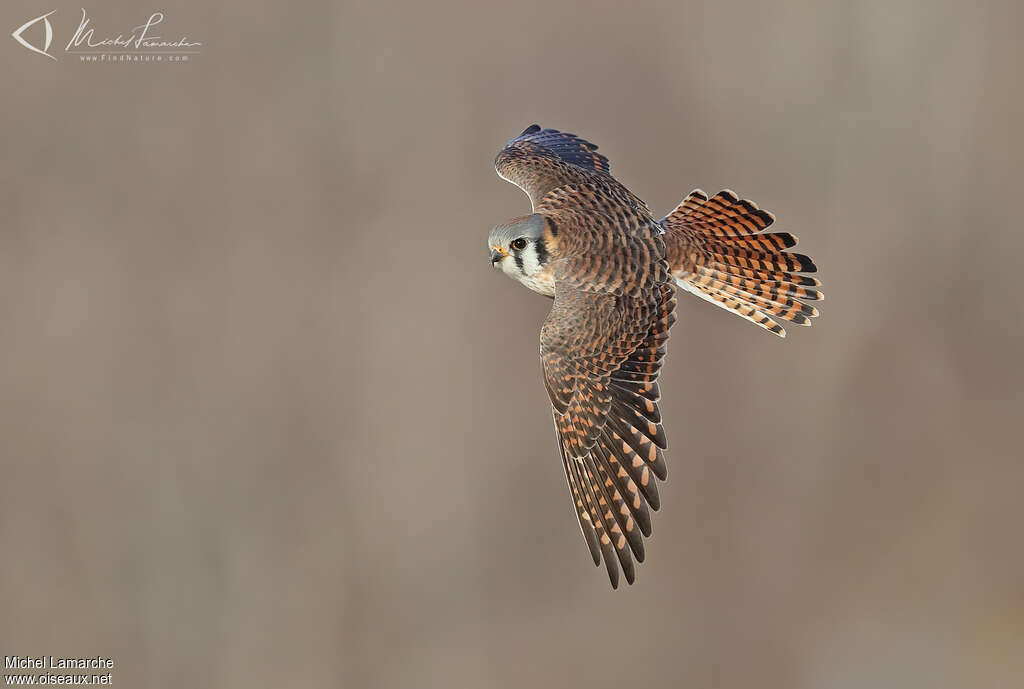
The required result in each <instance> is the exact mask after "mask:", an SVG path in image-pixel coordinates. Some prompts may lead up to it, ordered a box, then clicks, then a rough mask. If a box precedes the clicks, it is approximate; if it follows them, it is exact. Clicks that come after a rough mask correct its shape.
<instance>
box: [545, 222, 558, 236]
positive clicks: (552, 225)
mask: <svg viewBox="0 0 1024 689" xmlns="http://www.w3.org/2000/svg"><path fill="white" fill-rule="evenodd" d="M547 221H548V229H549V230H551V236H552V237H557V236H558V225H556V224H555V221H554V220H552V219H551V218H547Z"/></svg>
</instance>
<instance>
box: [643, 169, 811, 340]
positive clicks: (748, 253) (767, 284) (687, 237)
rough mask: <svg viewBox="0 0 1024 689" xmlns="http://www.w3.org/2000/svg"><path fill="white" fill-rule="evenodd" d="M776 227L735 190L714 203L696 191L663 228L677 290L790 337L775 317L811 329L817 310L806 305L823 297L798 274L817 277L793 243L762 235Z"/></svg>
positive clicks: (778, 235)
mask: <svg viewBox="0 0 1024 689" xmlns="http://www.w3.org/2000/svg"><path fill="white" fill-rule="evenodd" d="M774 221H775V218H774V216H772V214H771V213H769V212H767V211H764V210H761V209H760V208H758V207H757V205H756V204H754V203H753V202H752V201H747V200H745V199H740V198H739V197H738V196H736V194H734V193H733V192H732V191H729V190H725V191H720V192H718V193H717V194H715V195H714V196H713V197H711V198H709V197H708V196H707V194H705V193H704V192H703V191H701V190H699V189H697V190H695V191H692V192H690V194H689V195H688V196H687V197H686V198H685V199H683V202H682V203H680V204H679V205H678V206H677V207H676V209H675V210H674V211H672V212H671V213H669V214H668V215H667V216H665V217H664V218H662V219H661V224H662V226H663V227H664V228H665V244H666V249H667V254H668V260H669V263H670V264H671V270H672V275H673V277H674V278H675V280H676V284H677V285H678V286H679V287H681V288H682V289H684V290H686V291H687V292H690V293H692V294H694V295H696V296H698V297H700V298H701V299H704V300H706V301H709V302H711V303H713V304H715V305H716V306H719V307H721V308H723V309H727V310H729V311H732V312H733V313H735V314H736V315H738V316H740V317H741V318H744V319H746V320H748V321H750V322H752V323H754V324H756V325H758V326H760V327H762V328H764V329H766V330H768V331H769V332H772V333H775V334H776V335H778V336H780V337H785V336H786V331H785V329H783V327H782V326H781V325H779V323H777V322H776V319H778V320H783V321H788V322H790V323H794V324H796V325H810V324H811V320H810V319H812V318H815V317H816V316H818V310H817V309H816V308H814V307H813V306H811V305H809V304H805V303H804V302H805V301H819V300H821V299H823V298H824V297H823V295H822V293H821V292H820V291H818V290H816V289H813V288H815V287H817V286H818V285H820V284H821V283H820V282H819V281H818V280H817V279H816V278H813V277H810V276H808V275H801V274H800V273H814V272H816V271H817V266H815V265H814V261H812V260H811V259H810V257H808V256H805V255H803V254H798V253H795V252H790V251H788V249H790V248H792V247H793V246H795V245H796V243H797V240H796V237H794V236H793V235H791V234H789V233H788V232H776V233H766V232H764V230H766V229H767V228H768V227H769V226H770V225H771V224H772V223H773V222H774Z"/></svg>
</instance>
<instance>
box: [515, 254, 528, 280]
mask: <svg viewBox="0 0 1024 689" xmlns="http://www.w3.org/2000/svg"><path fill="white" fill-rule="evenodd" d="M515 257H516V265H517V266H519V272H520V273H522V274H524V275H525V274H526V268H524V267H523V252H522V251H516V252H515Z"/></svg>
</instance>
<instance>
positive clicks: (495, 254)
mask: <svg viewBox="0 0 1024 689" xmlns="http://www.w3.org/2000/svg"><path fill="white" fill-rule="evenodd" d="M504 256H505V255H504V254H503V253H502V252H500V251H498V250H497V249H491V265H492V266H493V265H495V264H497V263H500V262H501V259H502V258H503V257H504Z"/></svg>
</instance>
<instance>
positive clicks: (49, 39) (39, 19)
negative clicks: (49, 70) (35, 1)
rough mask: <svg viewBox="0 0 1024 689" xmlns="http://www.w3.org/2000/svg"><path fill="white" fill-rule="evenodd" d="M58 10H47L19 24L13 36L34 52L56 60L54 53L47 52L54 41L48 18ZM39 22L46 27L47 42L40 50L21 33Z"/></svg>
mask: <svg viewBox="0 0 1024 689" xmlns="http://www.w3.org/2000/svg"><path fill="white" fill-rule="evenodd" d="M56 11H57V10H50V11H49V12H47V13H46V14H44V15H43V16H41V17H36V18H35V19H31V20H29V21H27V22H25V23H24V24H22V25H21V26H19V27H18V28H17V29H15V30H14V33H12V34H11V36H13V37H14V40H16V41H17V42H18V43H21V44H22V45H23V46H25V47H26V48H28V49H29V50H31V51H32V52H33V53H39V54H40V55H45V56H46V57H48V58H50V59H51V60H54V61H56V59H57V58H55V57H54V56H53V55H50V54H49V53H48V52H46V51H47V50H49V49H50V43H51V42H52V41H53V27H52V26H50V20H49V19H47V17H49V16H50V15H51V14H53V13H54V12H56ZM82 12H83V13H84V12H85V10H82ZM39 22H43V24H44V28H45V29H46V42H45V43H44V44H43V49H42V50H40V49H39V48H37V47H35V46H34V45H32V44H31V43H29V42H28V41H26V40H25V39H24V38H23V37H22V35H21V34H22V33H24V32H25V29H27V28H29V27H30V26H32V25H33V24H37V23H39Z"/></svg>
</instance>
